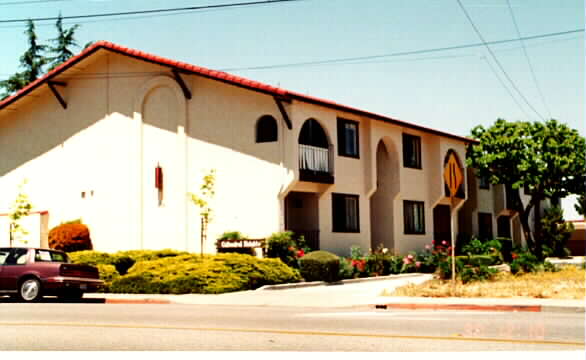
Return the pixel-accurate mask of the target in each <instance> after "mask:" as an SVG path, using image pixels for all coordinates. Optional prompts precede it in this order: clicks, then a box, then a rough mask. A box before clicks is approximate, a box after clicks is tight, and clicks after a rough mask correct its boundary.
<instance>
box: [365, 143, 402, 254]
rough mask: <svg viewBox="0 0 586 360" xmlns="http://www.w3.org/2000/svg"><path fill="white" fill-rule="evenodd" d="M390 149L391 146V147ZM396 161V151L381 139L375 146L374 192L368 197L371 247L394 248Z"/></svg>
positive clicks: (397, 186)
mask: <svg viewBox="0 0 586 360" xmlns="http://www.w3.org/2000/svg"><path fill="white" fill-rule="evenodd" d="M391 149H392V147H391ZM398 174H399V172H398V162H397V156H396V153H394V152H392V151H390V150H389V147H387V145H385V142H384V141H383V140H381V141H379V143H378V145H377V147H376V183H377V188H376V191H375V193H374V194H373V195H372V197H371V198H370V233H371V247H372V248H373V249H376V248H377V247H379V246H381V245H382V246H383V247H385V248H387V249H395V238H394V229H395V219H394V198H395V196H396V194H397V193H398V192H399V179H398Z"/></svg>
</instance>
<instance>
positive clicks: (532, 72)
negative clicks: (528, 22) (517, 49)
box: [507, 0, 552, 118]
mask: <svg viewBox="0 0 586 360" xmlns="http://www.w3.org/2000/svg"><path fill="white" fill-rule="evenodd" d="M507 4H508V6H509V13H510V14H511V18H512V19H513V24H514V25H515V30H517V36H518V38H519V41H520V42H521V48H522V49H523V53H524V54H525V59H526V60H527V65H528V66H529V71H530V72H531V76H532V78H533V82H534V83H535V87H536V88H537V92H538V93H539V96H540V97H541V102H542V103H543V107H544V108H545V111H547V113H548V114H549V117H550V118H552V116H551V111H550V109H549V106H547V102H546V101H545V96H543V91H542V90H541V86H539V81H537V76H535V71H534V69H533V65H532V64H531V60H530V58H529V54H528V52H527V48H526V47H525V42H524V41H523V39H521V31H520V30H519V24H518V23H517V19H516V18H515V13H514V11H513V7H512V6H511V1H510V0H507Z"/></svg>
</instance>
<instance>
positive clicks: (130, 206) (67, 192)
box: [0, 42, 516, 254]
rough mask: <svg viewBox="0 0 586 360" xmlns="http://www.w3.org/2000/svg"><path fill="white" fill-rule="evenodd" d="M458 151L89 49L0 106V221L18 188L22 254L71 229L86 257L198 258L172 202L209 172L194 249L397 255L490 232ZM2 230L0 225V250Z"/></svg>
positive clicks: (235, 83) (451, 140) (428, 134)
mask: <svg viewBox="0 0 586 360" xmlns="http://www.w3.org/2000/svg"><path fill="white" fill-rule="evenodd" d="M471 141H472V140H470V139H468V138H465V137H461V136H457V135H453V134H449V133H446V132H443V131H439V130H434V129H429V128H426V127H423V126H419V125H417V124H412V123H408V122H404V121H401V120H397V119H393V118H390V117H387V116H382V115H379V114H374V113H371V112H368V111H364V110H361V109H356V108H353V107H350V106H346V105H342V104H338V103H335V102H332V101H328V100H324V99H319V98H315V97H312V96H308V95H304V94H300V93H296V92H291V91H288V90H285V89H281V88H277V87H273V86H269V85H266V84H262V83H259V82H255V81H251V80H248V79H244V78H241V77H238V76H233V75H230V74H227V73H224V72H219V71H214V70H209V69H205V68H202V67H198V66H194V65H190V64H186V63H182V62H178V61H174V60H170V59H166V58H162V57H158V56H154V55H151V54H147V53H144V52H142V51H137V50H133V49H128V48H125V47H122V46H119V45H116V44H112V43H109V42H97V43H95V44H94V45H92V46H91V47H89V48H87V49H86V50H84V51H83V52H82V53H81V54H79V55H77V56H75V57H73V58H71V59H70V60H69V61H67V62H66V63H64V64H63V65H61V66H60V67H58V68H56V69H54V70H53V71H51V72H50V73H48V74H47V75H45V76H44V77H43V78H41V79H38V80H37V81H35V82H34V83H32V84H30V85H29V86H27V87H26V88H24V89H23V90H21V91H20V92H19V93H17V94H15V95H14V96H12V97H10V98H7V99H5V100H4V101H2V102H0V152H1V153H2V154H3V156H2V157H1V158H0V200H1V201H0V214H4V215H5V214H6V213H8V207H9V206H10V204H11V202H12V201H13V199H14V198H15V196H16V193H17V187H18V185H19V184H20V183H21V182H22V181H23V180H24V179H27V180H28V183H27V184H26V186H25V191H26V193H27V195H28V196H29V198H30V201H31V202H32V204H33V205H34V210H35V211H36V212H37V213H39V214H43V216H44V217H43V219H44V220H43V221H42V223H43V224H45V225H42V224H41V229H40V230H39V231H37V232H35V233H40V234H44V235H42V236H40V238H38V239H37V238H32V239H29V245H30V246H39V245H40V246H46V245H47V243H46V228H51V227H52V226H55V225H57V224H59V223H61V222H62V221H67V220H72V219H77V218H82V219H83V222H84V223H86V224H88V225H89V227H90V231H91V234H92V239H93V243H94V248H95V249H97V250H102V251H115V250H125V249H161V248H175V249H181V250H187V251H200V250H201V249H200V230H201V227H200V221H199V209H198V208H197V207H195V206H194V205H193V204H192V203H191V201H190V199H189V197H188V195H187V194H188V193H189V192H194V193H197V192H198V188H199V186H200V185H201V181H202V178H203V176H204V175H205V174H207V173H208V172H209V171H210V169H214V170H215V173H216V176H215V177H216V178H215V180H216V185H215V193H216V195H215V197H214V198H213V200H212V202H211V207H212V209H213V218H212V221H211V222H210V224H209V230H208V240H207V242H206V243H205V245H204V249H203V250H204V251H205V252H214V251H215V239H216V238H217V237H218V236H219V235H220V234H221V233H223V232H225V231H235V230H238V231H240V232H242V233H244V234H245V235H247V236H249V237H250V238H265V237H268V236H269V235H270V234H272V233H274V232H277V231H283V230H292V231H294V232H295V233H297V234H300V235H304V236H305V237H306V239H307V240H308V242H309V243H310V244H311V246H312V247H313V248H316V249H317V248H319V249H324V250H329V251H333V252H335V253H338V254H347V253H348V252H349V249H350V247H351V246H352V245H358V246H361V247H362V248H363V249H365V250H366V249H368V248H374V247H377V246H379V245H382V246H384V247H386V248H389V249H394V250H395V251H397V252H400V253H405V252H407V251H410V250H416V249H421V248H423V247H424V246H425V245H426V244H429V243H430V242H431V241H432V240H434V239H435V240H449V239H450V238H451V234H452V233H456V234H457V233H458V232H460V231H471V232H478V231H480V230H482V229H484V228H483V227H482V226H480V225H479V222H480V223H483V222H487V223H488V221H489V220H488V217H486V216H484V215H482V216H481V214H483V213H491V216H492V218H491V220H490V222H491V223H492V224H493V225H494V223H495V222H496V227H497V228H498V229H499V231H500V229H501V225H499V224H501V223H502V224H504V220H499V219H501V218H503V217H507V216H510V214H508V213H507V212H506V211H505V210H503V209H504V208H505V207H506V206H504V205H502V204H500V203H497V202H494V201H492V200H490V199H488V200H487V199H484V197H485V196H484V194H483V193H482V191H479V192H471V193H474V195H473V196H474V199H472V200H473V202H474V203H473V204H472V202H471V201H470V199H469V197H470V195H468V194H469V192H470V190H469V189H471V188H472V187H474V189H476V188H475V186H476V180H475V179H474V176H471V173H470V171H466V169H465V168H464V165H465V164H464V159H465V149H466V146H467V144H469V143H470V142H471ZM452 154H453V155H454V157H455V159H456V161H457V163H458V167H459V168H460V169H461V170H462V172H463V175H464V182H463V184H462V185H461V186H460V188H459V189H458V192H457V195H456V200H455V202H454V204H453V205H454V206H455V208H456V209H457V211H459V216H457V217H456V218H455V222H454V225H453V226H454V229H453V230H454V231H452V228H451V226H452V225H451V221H450V206H451V205H452V204H451V201H450V197H449V191H448V190H447V186H446V184H445V181H444V176H443V172H444V166H445V164H446V163H447V162H448V159H449V158H450V157H451V156H452ZM484 206H489V207H491V206H492V208H490V209H484ZM503 206H504V207H503ZM464 212H466V214H464ZM474 214H476V215H474ZM508 221H510V223H511V224H514V221H515V220H514V218H511V217H509V218H508ZM3 224H4V225H3ZM6 224H7V223H6V221H5V219H2V217H0V234H2V235H0V245H6V244H5V242H6V236H5V234H6V233H7V231H8V230H7V228H6ZM35 227H36V225H35ZM43 227H45V229H43ZM493 228H494V226H493ZM502 228H503V231H504V225H502ZM509 229H510V230H509V231H510V232H511V235H512V236H516V235H515V230H514V226H513V225H511V226H510V227H509Z"/></svg>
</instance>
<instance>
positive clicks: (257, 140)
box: [254, 114, 279, 144]
mask: <svg viewBox="0 0 586 360" xmlns="http://www.w3.org/2000/svg"><path fill="white" fill-rule="evenodd" d="M269 121H270V122H271V124H270V126H271V127H273V126H274V129H272V128H271V129H268V130H267V129H264V130H263V131H262V132H261V131H260V130H261V125H263V123H264V126H265V127H266V126H269V124H268V122H269ZM272 130H274V134H273V133H272ZM269 132H270V133H269ZM267 134H268V135H270V136H267ZM260 135H262V136H263V137H261V136H260ZM254 140H255V143H257V144H262V143H270V142H278V141H279V125H278V122H277V119H275V117H274V116H272V115H268V114H267V115H263V116H261V117H259V118H258V119H257V120H256V126H255V127H254Z"/></svg>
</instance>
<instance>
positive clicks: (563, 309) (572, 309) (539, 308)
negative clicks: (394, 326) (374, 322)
mask: <svg viewBox="0 0 586 360" xmlns="http://www.w3.org/2000/svg"><path fill="white" fill-rule="evenodd" d="M373 307H374V308H375V309H382V310H391V309H398V310H472V311H503V312H557V313H584V312H585V311H584V307H581V306H551V305H478V304H377V305H374V306H373Z"/></svg>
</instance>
